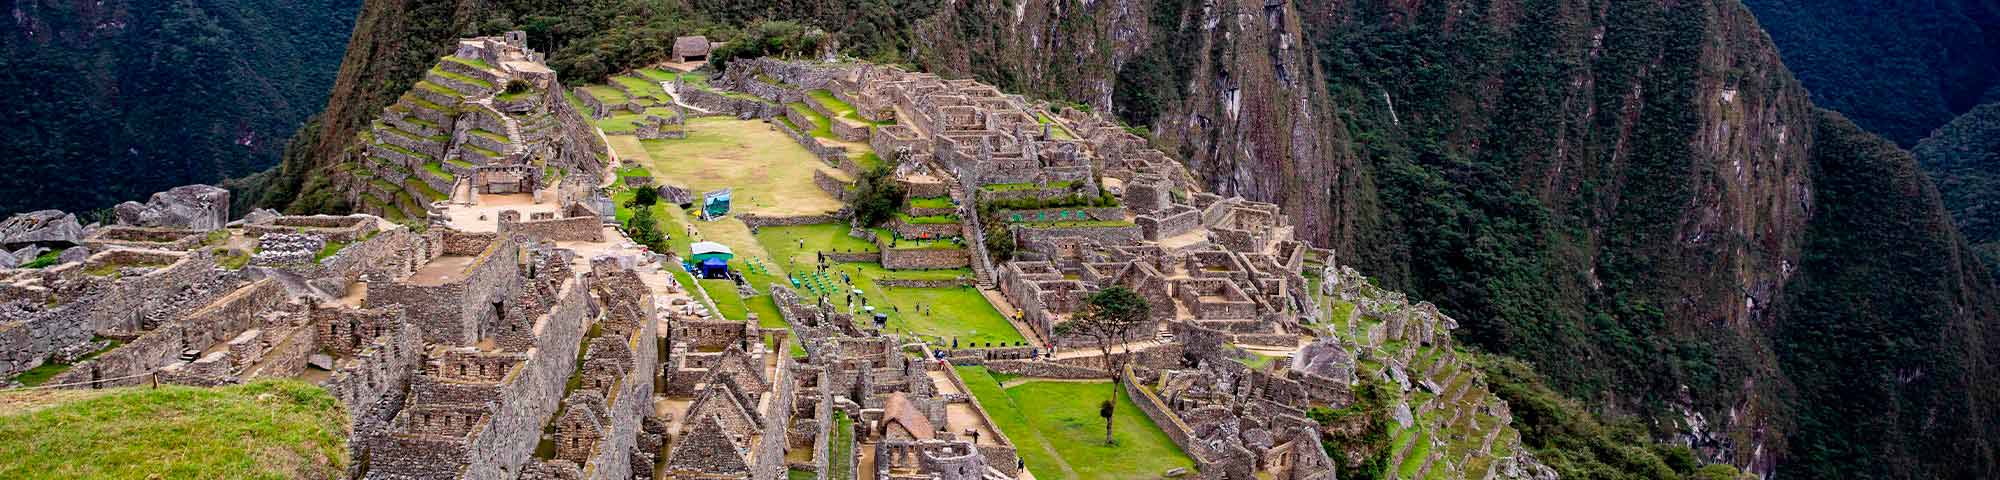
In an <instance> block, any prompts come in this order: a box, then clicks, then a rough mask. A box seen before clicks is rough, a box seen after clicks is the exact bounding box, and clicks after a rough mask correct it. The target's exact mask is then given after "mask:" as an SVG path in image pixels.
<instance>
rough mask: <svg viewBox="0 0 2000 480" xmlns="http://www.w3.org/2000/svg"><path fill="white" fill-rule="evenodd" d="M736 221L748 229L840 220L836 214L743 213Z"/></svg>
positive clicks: (817, 223)
mask: <svg viewBox="0 0 2000 480" xmlns="http://www.w3.org/2000/svg"><path fill="white" fill-rule="evenodd" d="M736 219H738V220H742V221H743V224H744V225H746V226H749V227H750V228H764V227H788V226H796V225H819V224H822V223H839V222H840V221H841V220H842V219H841V217H840V214H838V213H835V214H827V215H792V216H766V215H758V214H754V213H745V214H740V215H737V216H736Z"/></svg>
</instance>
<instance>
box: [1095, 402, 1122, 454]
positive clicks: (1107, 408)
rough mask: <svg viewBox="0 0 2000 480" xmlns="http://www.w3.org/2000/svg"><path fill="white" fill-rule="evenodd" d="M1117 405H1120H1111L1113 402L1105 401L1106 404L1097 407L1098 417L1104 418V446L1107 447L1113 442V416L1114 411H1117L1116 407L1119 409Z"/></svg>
mask: <svg viewBox="0 0 2000 480" xmlns="http://www.w3.org/2000/svg"><path fill="white" fill-rule="evenodd" d="M1117 405H1118V404H1115V403H1111V401H1110V400H1105V401H1104V403H1102V404H1099V405H1098V406H1097V416H1100V417H1104V444H1105V445H1110V444H1111V443H1112V442H1111V414H1112V413H1114V411H1115V410H1116V407H1117Z"/></svg>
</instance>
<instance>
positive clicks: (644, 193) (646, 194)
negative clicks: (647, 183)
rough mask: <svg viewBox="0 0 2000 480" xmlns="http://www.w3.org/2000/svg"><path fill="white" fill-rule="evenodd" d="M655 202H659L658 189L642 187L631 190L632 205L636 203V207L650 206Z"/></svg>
mask: <svg viewBox="0 0 2000 480" xmlns="http://www.w3.org/2000/svg"><path fill="white" fill-rule="evenodd" d="M656 203H660V191H659V190H654V189H653V188H652V187H644V188H640V189H638V190H634V191H633V192H632V204H633V205H636V206H638V207H650V206H653V204H656Z"/></svg>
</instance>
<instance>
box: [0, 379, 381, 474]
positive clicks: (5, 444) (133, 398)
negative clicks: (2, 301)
mask: <svg viewBox="0 0 2000 480" xmlns="http://www.w3.org/2000/svg"><path fill="white" fill-rule="evenodd" d="M0 395H10V394H0ZM11 395H22V396H23V397H22V398H21V400H22V401H26V402H36V401H37V400H36V399H35V398H34V397H32V396H33V395H36V394H35V393H20V394H11ZM77 396H79V397H83V398H81V399H75V397H70V398H71V400H69V401H60V400H57V401H58V402H59V403H55V404H53V405H47V406H46V407H45V408H40V409H32V411H28V412H26V413H9V414H5V415H0V478H18V479H42V478H49V479H54V478H114V479H120V478H131V479H142V478H269V479H287V478H334V477H338V476H341V475H342V474H343V473H344V470H345V465H346V464H347V436H346V434H345V430H346V427H347V416H346V415H345V414H343V413H342V412H341V409H340V402H339V401H337V400H335V399H334V398H333V396H332V395H328V394H327V393H326V391H325V390H321V389H320V388H319V387H315V386H312V385H307V384H304V383H300V382H296V381H288V380H287V381H259V382H256V383H251V384H248V385H238V386H228V387H221V388H193V387H177V386H163V387H160V388H158V389H146V388H129V389H117V390H112V391H108V392H104V393H102V394H99V393H96V392H92V393H79V394H78V395H77ZM52 398H60V397H52ZM11 403H13V402H10V401H0V404H11Z"/></svg>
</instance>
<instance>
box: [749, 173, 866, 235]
mask: <svg viewBox="0 0 2000 480" xmlns="http://www.w3.org/2000/svg"><path fill="white" fill-rule="evenodd" d="M814 174H815V175H819V174H820V173H819V172H818V171H815V172H814ZM736 219H738V220H742V221H743V224H744V225H746V226H749V227H751V228H763V227H785V226H794V225H818V224H822V223H838V222H840V221H841V218H840V216H839V215H838V214H829V215H792V216H767V215H758V214H754V213H744V214H739V215H737V216H736Z"/></svg>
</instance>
